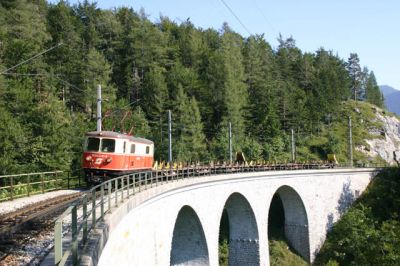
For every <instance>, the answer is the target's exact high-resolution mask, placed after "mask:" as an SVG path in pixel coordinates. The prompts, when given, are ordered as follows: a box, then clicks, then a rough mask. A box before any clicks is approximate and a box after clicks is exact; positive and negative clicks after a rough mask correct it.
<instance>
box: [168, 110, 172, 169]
mask: <svg viewBox="0 0 400 266" xmlns="http://www.w3.org/2000/svg"><path fill="white" fill-rule="evenodd" d="M171 120H172V119H171V110H168V162H169V163H171V162H172V125H171V123H172V122H171Z"/></svg>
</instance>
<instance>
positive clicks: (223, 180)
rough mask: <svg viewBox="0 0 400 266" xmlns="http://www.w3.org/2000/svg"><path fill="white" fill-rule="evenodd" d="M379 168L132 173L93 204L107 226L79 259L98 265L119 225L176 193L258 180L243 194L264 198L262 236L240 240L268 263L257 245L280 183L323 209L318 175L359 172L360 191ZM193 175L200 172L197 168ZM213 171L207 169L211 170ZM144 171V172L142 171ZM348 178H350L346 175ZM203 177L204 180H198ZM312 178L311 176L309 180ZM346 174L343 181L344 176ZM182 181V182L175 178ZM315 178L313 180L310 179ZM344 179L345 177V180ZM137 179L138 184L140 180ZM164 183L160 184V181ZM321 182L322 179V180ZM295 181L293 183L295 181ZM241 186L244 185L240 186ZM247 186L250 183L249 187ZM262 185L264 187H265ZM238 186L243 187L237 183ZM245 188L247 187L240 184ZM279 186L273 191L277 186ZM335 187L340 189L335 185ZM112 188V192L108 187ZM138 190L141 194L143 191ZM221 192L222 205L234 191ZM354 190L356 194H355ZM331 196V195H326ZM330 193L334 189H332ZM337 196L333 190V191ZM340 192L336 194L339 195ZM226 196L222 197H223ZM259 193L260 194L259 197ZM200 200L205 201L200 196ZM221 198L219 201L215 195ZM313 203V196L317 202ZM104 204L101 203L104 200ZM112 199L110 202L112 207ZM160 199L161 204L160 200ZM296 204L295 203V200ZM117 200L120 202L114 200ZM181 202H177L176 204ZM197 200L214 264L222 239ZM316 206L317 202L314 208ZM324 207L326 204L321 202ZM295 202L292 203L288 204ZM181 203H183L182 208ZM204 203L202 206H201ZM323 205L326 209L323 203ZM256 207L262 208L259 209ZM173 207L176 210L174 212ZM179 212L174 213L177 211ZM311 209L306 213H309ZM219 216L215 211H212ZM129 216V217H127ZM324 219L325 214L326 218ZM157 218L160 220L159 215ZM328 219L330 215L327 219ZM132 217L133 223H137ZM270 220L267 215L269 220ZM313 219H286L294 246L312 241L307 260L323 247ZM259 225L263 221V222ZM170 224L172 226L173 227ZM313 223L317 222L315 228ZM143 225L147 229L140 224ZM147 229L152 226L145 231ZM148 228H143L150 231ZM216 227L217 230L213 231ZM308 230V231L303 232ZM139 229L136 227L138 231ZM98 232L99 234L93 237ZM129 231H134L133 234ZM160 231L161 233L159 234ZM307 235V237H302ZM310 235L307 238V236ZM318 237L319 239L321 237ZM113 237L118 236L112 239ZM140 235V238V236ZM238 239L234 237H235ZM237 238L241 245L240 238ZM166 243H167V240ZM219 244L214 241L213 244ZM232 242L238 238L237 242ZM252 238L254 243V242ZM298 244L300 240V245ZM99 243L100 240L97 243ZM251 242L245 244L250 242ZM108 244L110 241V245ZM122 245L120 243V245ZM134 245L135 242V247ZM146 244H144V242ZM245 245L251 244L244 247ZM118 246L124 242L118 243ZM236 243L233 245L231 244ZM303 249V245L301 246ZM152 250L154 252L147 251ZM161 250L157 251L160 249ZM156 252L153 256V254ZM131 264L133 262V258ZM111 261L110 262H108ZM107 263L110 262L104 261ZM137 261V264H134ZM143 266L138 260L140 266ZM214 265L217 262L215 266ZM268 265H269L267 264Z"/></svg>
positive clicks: (357, 187) (265, 253)
mask: <svg viewBox="0 0 400 266" xmlns="http://www.w3.org/2000/svg"><path fill="white" fill-rule="evenodd" d="M374 172H375V169H333V170H303V171H282V172H254V173H251V172H246V173H236V174H225V175H218V176H215V175H211V176H210V175H205V174H204V173H203V175H202V176H193V173H192V175H191V174H190V173H189V174H186V175H185V174H183V176H177V175H176V176H173V175H171V176H169V177H168V178H167V179H163V177H162V176H158V177H155V176H147V175H146V177H145V178H144V179H142V180H140V179H137V178H136V177H137V176H134V175H133V176H130V177H128V179H125V180H124V181H122V179H120V180H119V181H118V182H117V183H115V180H114V181H113V182H114V183H113V184H108V185H109V187H117V188H118V187H119V186H120V187H129V186H130V188H129V189H128V190H126V189H125V190H123V191H122V190H121V191H118V189H117V190H116V191H113V193H111V194H107V193H108V192H107V193H105V194H104V198H103V200H102V201H96V203H95V205H98V206H99V208H97V209H96V208H94V210H96V211H95V212H93V211H92V212H91V214H92V215H93V213H95V214H94V215H95V216H97V217H101V218H104V220H103V221H100V222H99V223H97V225H98V226H99V227H98V228H103V229H102V230H101V229H96V230H93V232H92V236H91V238H90V239H91V240H92V241H91V247H92V249H91V248H90V247H88V248H87V250H92V251H93V252H92V253H91V254H89V253H86V254H83V255H82V256H80V257H79V259H80V262H81V263H84V264H97V261H98V259H99V257H100V254H101V251H102V249H103V246H105V245H106V243H107V240H108V236H110V237H111V238H110V240H112V242H110V243H109V244H110V245H113V243H114V241H115V238H118V237H116V236H114V233H116V234H118V232H120V230H121V228H123V227H124V226H126V220H129V219H132V217H133V216H135V217H136V215H134V214H133V213H137V214H138V213H141V212H143V210H144V209H146V208H148V207H149V208H150V209H151V208H152V207H151V206H156V205H157V206H158V204H161V205H163V204H162V202H163V200H164V199H168V202H169V200H170V199H171V198H175V197H176V195H178V194H179V195H181V194H182V195H184V194H185V193H188V194H186V195H191V194H193V193H194V194H196V195H197V194H198V192H190V191H203V192H204V193H205V195H207V193H209V191H207V190H208V189H209V188H212V187H214V188H215V187H236V188H237V189H232V188H230V189H228V190H230V192H231V193H235V192H238V191H241V190H242V189H244V187H246V186H250V187H252V186H251V185H249V184H256V183H258V184H259V185H260V186H259V188H257V187H255V188H254V187H253V188H252V189H250V188H248V190H249V191H248V192H246V193H243V194H246V198H251V197H253V196H251V194H253V193H256V194H257V195H258V197H259V198H258V199H257V200H253V202H250V201H249V202H250V203H249V204H250V205H251V206H258V205H259V204H258V203H254V202H255V201H260V200H262V202H264V204H263V205H264V207H265V208H264V210H263V211H259V210H258V209H261V208H262V207H256V208H255V217H256V219H255V220H256V221H257V222H256V224H257V227H258V229H260V230H259V232H260V236H259V237H258V239H257V238H254V239H253V238H248V239H246V238H237V239H236V240H238V239H239V240H240V241H241V240H243V241H242V242H243V243H245V240H248V242H249V243H248V244H252V245H254V244H256V246H257V247H258V248H259V260H260V262H262V264H263V265H264V264H265V262H268V261H269V259H268V250H267V249H268V248H265V247H268V245H263V244H259V243H267V242H268V236H267V235H268V232H267V231H268V230H266V229H265V228H266V227H267V225H266V224H267V222H265V221H264V222H260V221H261V220H262V219H263V218H264V219H265V217H268V207H269V205H268V202H270V201H271V198H272V196H273V194H274V193H275V192H277V191H278V193H279V192H280V193H285V189H284V188H282V189H281V190H279V188H280V187H282V184H283V185H285V184H289V186H290V187H295V189H296V191H300V192H299V193H301V195H300V194H299V197H300V198H301V199H302V202H304V206H305V207H304V208H305V209H310V208H311V209H313V208H314V209H315V208H317V209H318V208H321V206H316V205H318V204H317V203H316V202H313V200H309V199H308V198H309V197H311V198H313V197H315V196H317V198H318V197H323V196H322V195H321V192H322V190H321V189H316V188H315V186H314V187H313V186H311V187H309V186H310V185H311V184H312V183H314V184H318V183H319V185H321V184H323V183H324V182H323V181H321V180H319V181H318V178H319V179H321V178H322V179H329V180H325V181H326V182H330V183H332V177H333V176H335V175H336V176H340V178H339V179H340V182H339V183H340V184H341V186H342V183H346V182H347V181H346V180H350V182H352V181H351V180H352V178H353V177H355V176H357V175H359V176H362V178H361V179H362V182H361V183H362V184H361V185H358V184H356V183H357V182H355V181H354V182H353V187H352V188H351V189H353V190H354V191H356V190H357V191H359V192H360V191H362V190H363V189H364V188H365V186H366V185H367V184H368V182H369V179H370V178H371V176H373V173H374ZM194 174H196V173H195V172H194ZM207 174H209V173H207ZM142 175H143V174H142ZM346 176H347V177H346ZM188 177H193V178H188ZM199 177H200V178H199ZM310 177H313V178H310ZM343 178H344V179H343ZM296 179H297V180H301V181H295V180H296ZM133 180H135V181H136V182H133ZM155 180H157V181H158V182H154V181H155ZM178 180H179V182H177V181H178ZM310 180H312V182H311V181H310ZM343 180H344V181H343ZM138 182H139V183H138ZM159 182H162V185H161V184H160V183H159ZM301 182H303V187H304V186H305V187H308V188H312V189H311V191H310V194H312V196H308V195H307V194H305V192H304V189H302V188H301V187H302V183H301ZM321 182H322V183H321ZM266 183H269V186H270V188H269V189H268V188H267V187H266V186H265V184H266ZM277 183H279V184H281V185H280V186H277V185H276V184H277ZM292 183H293V184H294V185H293V184H292ZM238 184H240V185H238ZM246 184H247V185H246ZM261 184H263V185H261ZM238 186H239V187H238ZM242 186H243V187H242ZM261 187H264V190H265V191H264V192H262V193H261V192H260V188H261ZM274 188H275V190H274ZM336 190H337V189H336ZM110 191H111V190H110ZM139 191H140V192H139ZM222 191H225V189H222V190H221V191H219V190H216V191H214V192H213V193H212V194H211V197H212V198H213V197H214V195H217V194H215V193H218V194H220V192H221V194H223V195H224V196H225V197H226V198H224V200H223V203H224V202H225V201H226V200H227V198H228V197H229V195H232V194H226V193H222ZM251 191H253V192H251ZM354 193H355V192H354ZM262 194H265V195H264V196H261V195H262ZM328 194H329V193H328ZM331 194H332V193H331ZM333 194H335V193H333ZM333 194H332V195H329V196H328V197H324V198H331V200H333V201H334V198H337V196H334V195H333ZM336 194H337V193H336ZM224 196H222V198H223V197H224ZM260 197H261V198H260ZM183 198H184V200H182V199H181V200H179V202H181V201H182V204H183V203H184V202H186V203H188V202H189V201H190V200H188V199H187V198H186V197H183ZM208 198H209V197H208V196H206V200H205V199H204V198H203V199H202V200H203V201H207V202H208V203H209V204H208V205H209V206H211V205H213V204H215V202H212V201H211V202H210V201H208V200H209V199H208ZM198 200H200V201H201V198H200V199H199V198H198ZM216 200H217V199H216ZM314 201H315V200H314ZM101 202H103V203H101ZM110 202H111V205H110ZM160 202H161V203H160ZM288 202H290V197H288ZM294 202H295V203H294V204H289V205H287V207H285V208H288V210H289V209H290V208H292V209H293V210H296V209H297V208H296V204H298V201H296V200H294ZM296 202H297V203H296ZM114 203H116V204H114ZM223 203H219V205H221V204H222V206H220V208H223V207H224V204H223ZM165 204H167V201H166V202H165ZM101 205H103V208H104V210H105V211H104V213H107V212H108V213H107V214H106V215H105V216H103V215H104V213H103V214H102V213H101ZM113 205H117V207H115V206H113ZM178 205H179V204H178ZM194 205H195V204H194V203H192V204H189V205H188V206H190V207H192V208H193V209H194V210H195V212H196V214H197V215H198V216H199V220H200V222H201V224H202V226H204V227H205V235H206V240H207V245H208V253H209V261H210V264H211V265H214V263H215V261H218V260H217V257H218V254H217V253H218V252H217V251H215V249H213V248H211V247H213V246H215V244H217V243H218V242H217V241H218V237H217V238H216V241H215V237H211V236H209V235H208V234H207V230H206V228H207V226H205V224H207V222H206V221H204V219H205V218H204V217H203V216H202V215H201V214H200V213H199V209H201V207H198V208H194ZM313 205H314V206H313ZM322 205H323V204H322ZM290 206H292V207H290ZM180 207H182V206H180ZM203 207H204V206H203ZM324 208H325V207H324ZM162 209H163V208H161V210H160V209H157V210H156V211H154V210H153V211H154V213H159V214H160V216H161V218H160V220H161V221H163V220H164V216H163V215H167V213H166V212H165V210H166V209H168V207H167V206H165V207H164V209H165V210H162ZM257 210H258V211H257ZM174 211H175V212H174ZM177 211H178V210H175V209H173V210H171V214H170V215H171V216H174V219H172V221H173V222H171V223H172V225H171V224H170V225H169V228H170V235H169V236H168V237H171V238H170V240H169V241H170V242H169V244H168V243H166V242H165V241H163V242H162V243H163V245H164V247H165V246H167V247H168V248H169V249H170V251H171V243H172V235H173V231H174V230H173V229H174V227H173V225H174V224H175V221H176V220H175V219H176V216H177V213H178V212H177ZM219 211H221V210H218V211H216V212H217V213H218V215H216V217H217V218H216V219H214V220H216V221H217V222H216V223H217V224H218V226H216V227H215V223H214V227H215V228H217V229H215V228H214V229H213V231H214V233H215V234H216V236H218V230H219V222H220V215H221V213H219ZM260 212H261V213H263V215H262V216H263V217H257V216H260V214H259V213H260ZM292 212H293V213H295V211H291V212H288V213H292ZM317 212H320V210H317ZM323 212H324V213H326V212H327V211H326V210H323ZM145 213H146V215H150V217H148V219H150V218H153V219H154V213H153V214H152V215H151V214H150V213H148V212H145ZM174 213H175V214H174ZM306 213H308V212H306ZM332 213H335V210H333V211H332ZM285 214H286V210H285ZM213 216H215V214H214V215H213ZM307 216H309V217H311V219H312V220H314V219H316V218H315V217H317V216H318V217H321V215H320V214H318V215H315V214H314V213H311V214H308V215H307V214H306V216H305V217H306V218H307ZM333 216H334V217H335V219H337V215H336V214H333ZM129 217H130V218H129ZM325 218H326V217H325ZM156 220H157V219H156ZM325 220H326V219H325ZM133 221H135V222H136V223H138V224H141V221H138V220H136V218H134V219H133ZM133 221H131V222H133ZM267 221H268V219H267ZM313 223H314V221H310V224H308V226H307V221H304V217H303V220H300V221H299V220H296V222H293V221H291V220H290V215H288V220H287V221H286V225H285V231H286V232H287V235H288V239H289V241H290V242H291V243H292V245H293V246H296V245H297V246H304V243H305V242H307V241H308V242H309V245H306V246H307V247H308V248H307V249H306V250H302V251H300V250H299V251H300V252H299V253H300V254H302V255H303V257H304V258H306V259H307V260H309V261H312V259H313V257H314V252H315V250H318V248H319V246H320V245H321V240H320V239H317V240H315V237H311V238H310V237H309V236H310V234H311V233H310V232H309V230H307V229H310V226H311V225H312V224H313ZM150 224H153V226H158V227H160V225H157V224H154V221H152V222H151V223H149V225H150ZM260 224H261V225H260ZM171 227H172V228H171ZM313 227H315V226H313ZM320 227H321V226H317V228H319V229H318V230H317V231H323V237H321V239H324V235H325V233H326V229H327V228H326V224H324V225H323V226H322V227H323V230H321V228H320ZM142 229H143V228H142ZM146 230H148V228H147V229H146ZM146 230H145V231H146ZM215 230H217V231H216V232H215ZM305 230H306V231H308V233H307V232H304V231H305ZM315 230H316V229H315V228H313V231H315ZM104 232H107V234H104ZM127 232H131V231H130V230H128V231H127ZM135 232H136V231H135ZM158 232H159V231H158V229H156V230H155V231H154V232H152V233H151V232H149V231H147V233H150V234H155V235H157V233H158ZM95 235H97V237H93V236H95ZM129 235H131V234H130V233H129ZM135 235H136V237H135V239H136V241H139V242H142V241H145V242H147V241H149V239H147V238H146V237H145V238H144V239H146V240H142V239H141V238H140V236H141V235H143V234H142V233H139V234H137V232H136V233H135ZM161 235H163V234H162V233H161ZM291 235H292V236H308V237H306V238H305V239H299V237H297V239H296V237H294V238H293V239H290V236H291ZM318 235H321V233H320V232H319V233H318ZM100 236H102V237H103V238H101V237H100ZM303 238H304V237H303ZM307 238H309V239H308V240H307ZM317 238H318V237H317ZM95 239H97V240H100V239H103V240H102V241H97V242H96V241H94V240H95ZM113 239H114V240H113ZM138 239H140V240H138ZM210 239H214V240H213V241H212V242H213V243H210ZM232 240H234V239H232ZM240 241H238V243H239V242H240ZM150 242H152V244H153V245H155V246H157V243H156V242H158V241H156V240H154V239H153V241H150ZM167 242H168V241H167ZM215 242H216V243H215ZM233 242H234V241H233ZM242 242H240V244H243V243H242ZM253 242H254V243H253ZM297 242H298V243H299V244H296V243H297ZM96 243H97V244H96ZM246 243H247V242H246ZM107 246H108V244H107ZM118 246H119V245H118ZM134 246H135V245H134ZM145 246H146V245H145ZM240 246H243V245H238V250H242V251H243V250H244V248H243V247H242V248H240ZM246 246H247V245H246ZM119 247H120V246H119ZM232 247H233V245H232ZM109 249H110V248H108V247H106V248H105V253H104V255H102V256H103V257H102V259H101V260H100V261H101V264H104V263H105V262H106V261H108V259H107V258H110V257H109V256H110V251H109ZM299 249H300V248H299ZM150 250H153V252H156V253H157V252H159V251H157V250H154V248H150ZM141 252H144V250H142V251H140V252H139V253H141ZM149 252H150V251H149ZM234 253H235V251H234V250H232V254H234ZM94 254H97V256H95V255H94ZM157 254H158V253H157ZM171 254H172V253H171V252H168V254H167V255H166V254H164V253H163V255H162V256H161V255H157V256H156V257H157V258H158V259H157V260H156V261H154V260H153V261H149V262H148V263H150V264H152V265H153V264H154V263H156V264H155V265H157V264H158V265H164V263H167V264H169V263H171V261H170V259H171ZM153 255H154V254H153ZM149 257H150V258H152V255H150V256H149ZM129 261H130V262H131V260H129ZM109 262H110V261H109ZM139 262H140V261H138V262H137V263H139ZM104 265H106V264H104ZM135 265H136V264H135ZM138 265H140V264H138ZM142 265H146V263H145V261H143V262H142ZM215 265H216V264H215ZM265 265H268V264H265Z"/></svg>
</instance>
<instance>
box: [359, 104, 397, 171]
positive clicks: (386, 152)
mask: <svg viewBox="0 0 400 266" xmlns="http://www.w3.org/2000/svg"><path fill="white" fill-rule="evenodd" d="M375 115H376V120H377V121H378V122H380V123H382V124H383V126H382V128H380V129H379V131H380V132H379V133H380V134H379V135H380V136H379V137H378V136H377V138H373V139H366V140H365V141H366V142H367V143H368V145H369V147H356V149H357V150H359V151H361V152H363V153H364V154H366V155H368V156H369V157H376V156H380V157H381V158H382V159H384V160H385V161H386V162H388V163H389V164H391V165H395V164H397V163H396V161H395V159H397V160H400V157H399V156H400V121H399V119H398V118H397V117H395V116H390V115H386V114H385V113H384V112H383V110H382V109H379V108H375ZM370 133H371V135H377V132H376V129H371V131H370ZM395 156H396V157H397V158H395Z"/></svg>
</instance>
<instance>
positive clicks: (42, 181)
mask: <svg viewBox="0 0 400 266" xmlns="http://www.w3.org/2000/svg"><path fill="white" fill-rule="evenodd" d="M40 180H41V185H42V194H44V176H43V174H40Z"/></svg>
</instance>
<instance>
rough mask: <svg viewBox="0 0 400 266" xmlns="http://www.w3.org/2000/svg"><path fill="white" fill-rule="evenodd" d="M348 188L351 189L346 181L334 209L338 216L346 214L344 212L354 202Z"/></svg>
mask: <svg viewBox="0 0 400 266" xmlns="http://www.w3.org/2000/svg"><path fill="white" fill-rule="evenodd" d="M350 187H351V182H350V180H348V181H347V182H346V183H344V184H343V188H342V193H341V194H340V198H339V201H338V206H337V207H336V209H337V211H338V212H339V214H340V216H342V215H343V214H344V213H345V212H346V210H347V209H348V208H349V207H350V205H351V204H352V203H353V202H354V200H355V196H354V193H353V191H352V190H351V188H350ZM328 218H329V217H328Z"/></svg>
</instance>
